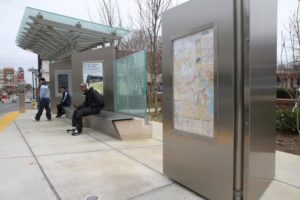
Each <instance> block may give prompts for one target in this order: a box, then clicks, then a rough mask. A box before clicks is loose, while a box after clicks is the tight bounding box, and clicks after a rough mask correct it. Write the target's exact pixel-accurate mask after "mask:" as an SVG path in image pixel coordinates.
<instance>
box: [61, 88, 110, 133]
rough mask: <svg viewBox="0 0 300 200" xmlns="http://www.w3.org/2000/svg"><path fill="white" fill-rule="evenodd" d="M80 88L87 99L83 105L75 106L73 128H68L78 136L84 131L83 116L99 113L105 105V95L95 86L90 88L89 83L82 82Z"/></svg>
mask: <svg viewBox="0 0 300 200" xmlns="http://www.w3.org/2000/svg"><path fill="white" fill-rule="evenodd" d="M80 90H81V92H82V93H83V94H84V95H85V101H84V103H83V104H82V105H80V106H75V107H76V108H77V109H76V110H75V111H74V113H73V117H72V126H73V128H72V129H68V130H67V131H68V132H69V131H71V132H72V136H77V135H80V134H81V133H82V118H83V117H85V116H88V115H95V114H99V113H100V112H101V109H102V108H103V107H104V105H105V103H104V99H103V96H102V95H101V94H100V93H99V92H97V91H96V90H94V89H93V88H89V85H88V84H87V83H82V84H81V85H80Z"/></svg>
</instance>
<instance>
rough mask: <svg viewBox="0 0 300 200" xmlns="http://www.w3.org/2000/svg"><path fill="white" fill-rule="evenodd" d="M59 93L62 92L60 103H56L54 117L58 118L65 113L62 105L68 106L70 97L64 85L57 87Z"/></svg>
mask: <svg viewBox="0 0 300 200" xmlns="http://www.w3.org/2000/svg"><path fill="white" fill-rule="evenodd" d="M59 91H60V93H62V94H63V96H62V99H61V101H60V104H57V105H56V107H57V115H56V118H60V117H61V116H62V115H64V114H65V111H64V109H63V107H69V106H70V105H71V97H70V94H69V93H68V91H67V90H66V87H65V86H61V87H60V88H59Z"/></svg>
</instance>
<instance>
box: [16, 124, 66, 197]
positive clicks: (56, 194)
mask: <svg viewBox="0 0 300 200" xmlns="http://www.w3.org/2000/svg"><path fill="white" fill-rule="evenodd" d="M14 124H15V126H16V127H17V129H18V131H19V133H20V135H21V136H22V138H23V140H24V142H25V143H26V145H27V147H28V148H29V151H30V152H31V154H32V156H33V158H34V159H35V161H36V163H37V165H38V166H39V168H40V170H41V172H42V174H43V175H44V177H45V179H46V181H47V183H48V185H49V186H50V188H51V190H52V192H53V193H54V195H55V197H56V199H57V200H62V198H61V197H60V196H59V194H58V192H57V191H56V190H55V188H54V186H53V184H52V183H51V181H50V180H49V178H48V176H47V174H46V173H45V171H44V169H43V166H42V165H41V163H40V162H39V160H38V159H37V157H36V155H35V154H34V152H33V150H32V149H31V147H30V145H29V143H28V141H27V140H26V138H25V136H24V135H23V133H22V131H21V129H20V127H19V126H18V124H17V122H16V121H14Z"/></svg>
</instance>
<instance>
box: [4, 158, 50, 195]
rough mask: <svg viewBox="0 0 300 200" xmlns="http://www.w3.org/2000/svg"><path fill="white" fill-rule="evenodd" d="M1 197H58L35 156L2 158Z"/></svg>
mask: <svg viewBox="0 0 300 200" xmlns="http://www.w3.org/2000/svg"><path fill="white" fill-rule="evenodd" d="M0 183H1V184H0V185H1V186H0V199H3V200H13V199H24V200H25V199H26V200H27V199H28V200H29V199H30V200H41V199H46V200H48V199H49V200H54V199H56V197H55V195H54V194H53V192H52V190H51V189H50V187H49V185H48V184H47V182H46V180H45V178H44V177H43V175H42V173H41V171H40V169H39V167H38V165H37V163H36V161H35V160H34V158H32V157H31V158H16V159H0Z"/></svg>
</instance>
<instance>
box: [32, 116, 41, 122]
mask: <svg viewBox="0 0 300 200" xmlns="http://www.w3.org/2000/svg"><path fill="white" fill-rule="evenodd" d="M32 120H33V121H36V122H38V121H40V120H39V119H36V118H35V117H34V118H32Z"/></svg>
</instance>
